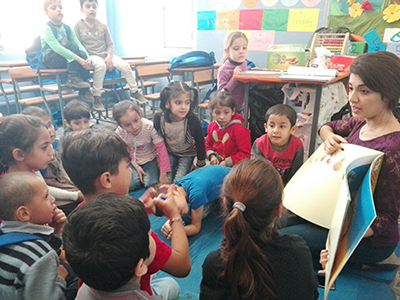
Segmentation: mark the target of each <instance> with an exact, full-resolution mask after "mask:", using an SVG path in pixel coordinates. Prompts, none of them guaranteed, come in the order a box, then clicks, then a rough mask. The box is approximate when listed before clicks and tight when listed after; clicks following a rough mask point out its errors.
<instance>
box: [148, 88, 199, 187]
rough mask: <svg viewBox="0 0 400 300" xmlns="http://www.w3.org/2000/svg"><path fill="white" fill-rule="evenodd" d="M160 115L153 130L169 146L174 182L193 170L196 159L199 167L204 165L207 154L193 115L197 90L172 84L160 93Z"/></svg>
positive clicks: (197, 122) (171, 173) (170, 174)
mask: <svg viewBox="0 0 400 300" xmlns="http://www.w3.org/2000/svg"><path fill="white" fill-rule="evenodd" d="M160 98H161V103H160V108H161V109H162V111H161V112H157V113H156V114H155V115H154V118H153V121H154V128H155V129H156V130H157V131H158V133H160V134H161V136H162V137H163V138H164V140H165V144H166V146H167V150H168V155H169V159H170V162H171V172H169V173H168V179H169V181H170V182H171V183H174V182H175V181H177V180H178V179H179V178H181V177H183V176H185V175H186V174H187V173H189V172H190V170H191V169H192V165H193V161H194V158H195V156H197V167H203V166H205V164H206V163H205V158H206V151H205V145H204V135H203V131H202V128H201V123H200V120H199V119H198V118H197V117H196V116H195V114H194V113H193V109H194V108H196V107H197V104H198V100H199V95H198V91H197V90H196V89H195V88H192V87H189V86H188V85H187V84H186V83H184V82H180V81H171V82H170V84H169V85H168V86H167V87H165V88H163V89H162V90H161V93H160Z"/></svg>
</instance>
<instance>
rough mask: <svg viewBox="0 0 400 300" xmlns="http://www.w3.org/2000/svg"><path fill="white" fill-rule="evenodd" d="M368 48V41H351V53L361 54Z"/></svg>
mask: <svg viewBox="0 0 400 300" xmlns="http://www.w3.org/2000/svg"><path fill="white" fill-rule="evenodd" d="M366 49H367V43H364V42H350V45H349V51H348V52H347V53H349V54H350V55H361V54H363V53H364V52H365V50H366Z"/></svg>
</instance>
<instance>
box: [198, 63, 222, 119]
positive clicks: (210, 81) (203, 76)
mask: <svg viewBox="0 0 400 300" xmlns="http://www.w3.org/2000/svg"><path fill="white" fill-rule="evenodd" d="M212 72H213V71H212V70H211V69H209V70H203V71H197V72H193V83H194V87H195V88H196V89H197V91H198V93H199V97H200V99H201V90H203V89H204V86H206V85H211V87H213V86H215V85H216V84H217V78H218V68H214V76H212V74H213V73H212ZM213 77H214V78H213ZM207 109H208V102H204V101H201V103H199V105H198V112H197V114H198V116H199V119H201V112H202V110H207ZM210 115H211V114H210ZM210 120H212V115H211V117H210Z"/></svg>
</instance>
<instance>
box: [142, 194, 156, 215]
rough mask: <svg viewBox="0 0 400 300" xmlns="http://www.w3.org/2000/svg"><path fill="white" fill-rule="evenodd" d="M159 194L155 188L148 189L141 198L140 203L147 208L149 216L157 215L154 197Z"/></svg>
mask: <svg viewBox="0 0 400 300" xmlns="http://www.w3.org/2000/svg"><path fill="white" fill-rule="evenodd" d="M156 194H157V192H156V190H155V189H153V188H149V189H147V190H146V191H145V192H144V194H143V195H142V197H140V198H139V200H140V201H142V203H143V204H144V207H145V208H146V212H147V213H148V214H155V213H156V207H155V206H154V204H155V203H154V199H153V197H154V196H155V195H156Z"/></svg>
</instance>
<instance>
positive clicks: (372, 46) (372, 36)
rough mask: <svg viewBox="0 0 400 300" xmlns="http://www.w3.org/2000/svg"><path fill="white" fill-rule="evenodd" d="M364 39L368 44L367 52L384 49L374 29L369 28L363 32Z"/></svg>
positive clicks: (384, 46)
mask: <svg viewBox="0 0 400 300" xmlns="http://www.w3.org/2000/svg"><path fill="white" fill-rule="evenodd" d="M363 37H364V39H365V41H366V42H367V44H368V52H376V51H385V50H386V45H385V44H384V43H383V42H382V40H381V38H380V37H379V35H378V34H377V33H376V31H375V29H371V30H370V31H368V32H367V33H366V34H364V36H363Z"/></svg>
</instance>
